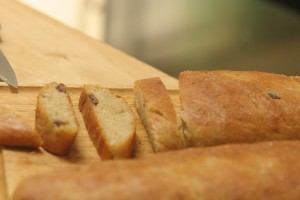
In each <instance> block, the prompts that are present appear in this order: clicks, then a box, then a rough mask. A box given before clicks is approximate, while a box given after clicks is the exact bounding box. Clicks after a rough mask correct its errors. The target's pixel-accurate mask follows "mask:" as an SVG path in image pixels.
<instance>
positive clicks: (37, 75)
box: [0, 0, 177, 88]
mask: <svg viewBox="0 0 300 200" xmlns="http://www.w3.org/2000/svg"><path fill="white" fill-rule="evenodd" d="M0 23H1V31H0V36H1V40H0V41H1V42H0V48H1V49H2V51H3V52H4V54H5V55H6V57H7V58H8V60H9V62H10V63H11V64H12V66H13V68H14V70H15V73H16V75H17V78H18V81H19V85H21V86H36V85H38V86H40V85H44V84H46V83H49V82H52V81H57V82H62V81H63V82H64V83H66V84H67V85H73V86H81V85H83V84H100V85H103V86H107V87H122V86H128V87H132V85H133V81H134V80H136V79H141V78H146V77H154V76H158V77H161V78H162V80H163V81H164V82H165V84H166V85H167V86H168V88H173V86H177V80H176V79H175V78H172V77H170V76H169V75H167V74H165V73H163V72H161V71H159V70H157V69H155V68H153V67H151V66H149V65H147V64H145V63H142V62H141V61H139V60H137V59H135V58H133V57H130V56H128V55H126V54H124V53H122V52H121V51H119V50H117V49H114V48H113V47H110V46H109V45H107V44H105V43H103V42H100V41H97V40H95V39H92V38H89V37H87V36H86V35H84V34H83V33H81V32H79V31H76V30H74V29H71V28H69V27H66V26H65V25H63V24H60V23H59V22H57V21H55V20H53V19H51V18H49V17H46V16H44V15H42V14H41V13H39V12H37V11H35V10H33V9H31V8H28V7H27V6H25V5H22V4H21V3H20V2H17V1H11V0H1V1H0Z"/></svg>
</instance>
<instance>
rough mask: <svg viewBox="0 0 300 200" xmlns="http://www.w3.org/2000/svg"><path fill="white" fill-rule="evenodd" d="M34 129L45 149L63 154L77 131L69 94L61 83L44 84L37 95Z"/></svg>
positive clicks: (70, 144)
mask: <svg viewBox="0 0 300 200" xmlns="http://www.w3.org/2000/svg"><path fill="white" fill-rule="evenodd" d="M35 127H36V130H37V131H38V132H39V133H40V134H41V136H42V139H43V141H44V143H43V148H44V149H46V150H47V151H49V152H51V153H53V154H57V155H64V154H66V153H67V152H68V150H69V149H70V147H71V146H72V144H73V142H74V139H75V137H76V135H77V132H78V131H79V125H78V122H77V120H76V118H75V114H74V110H73V107H72V103H71V99H70V96H69V94H68V92H67V89H66V86H65V85H64V84H62V83H60V84H58V83H50V84H47V85H45V86H44V87H43V88H42V89H41V91H40V92H39V94H38V97H37V109H36V122H35Z"/></svg>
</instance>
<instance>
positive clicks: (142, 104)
mask: <svg viewBox="0 0 300 200" xmlns="http://www.w3.org/2000/svg"><path fill="white" fill-rule="evenodd" d="M134 98H135V105H136V108H137V111H138V113H139V114H140V117H141V119H142V121H143V123H144V125H145V128H146V130H147V132H148V135H149V138H150V141H151V143H152V146H153V149H154V151H155V152H160V151H166V150H172V149H181V148H183V147H184V137H183V132H182V128H180V127H181V126H180V125H179V123H177V117H176V112H175V109H174V106H173V104H172V101H171V98H170V96H169V94H168V91H167V89H166V87H165V85H164V84H163V83H162V81H161V80H160V79H159V78H149V79H142V80H138V81H136V82H135V84H134Z"/></svg>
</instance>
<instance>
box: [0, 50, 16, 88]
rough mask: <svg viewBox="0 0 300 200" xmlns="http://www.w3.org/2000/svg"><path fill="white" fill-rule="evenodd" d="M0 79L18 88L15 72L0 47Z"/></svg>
mask: <svg viewBox="0 0 300 200" xmlns="http://www.w3.org/2000/svg"><path fill="white" fill-rule="evenodd" d="M0 79H1V80H2V81H4V82H6V83H7V84H8V85H10V86H13V87H15V88H18V81H17V77H16V74H15V72H14V70H13V68H12V67H11V65H10V64H9V62H8V60H7V59H6V57H5V55H4V54H3V52H2V51H1V49H0Z"/></svg>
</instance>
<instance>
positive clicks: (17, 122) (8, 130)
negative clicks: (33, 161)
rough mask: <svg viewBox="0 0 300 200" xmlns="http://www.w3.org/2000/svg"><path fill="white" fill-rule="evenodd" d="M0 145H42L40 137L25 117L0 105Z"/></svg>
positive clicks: (32, 146)
mask: <svg viewBox="0 0 300 200" xmlns="http://www.w3.org/2000/svg"><path fill="white" fill-rule="evenodd" d="M0 145H4V146H12V147H30V148H38V147H40V146H41V145H42V139H41V137H40V135H39V134H38V133H37V132H36V131H35V130H34V129H33V127H31V126H30V125H29V124H28V123H27V122H26V121H25V119H23V118H22V117H20V116H18V115H17V114H15V113H14V112H13V111H11V110H9V109H8V108H5V107H1V108H0Z"/></svg>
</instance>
